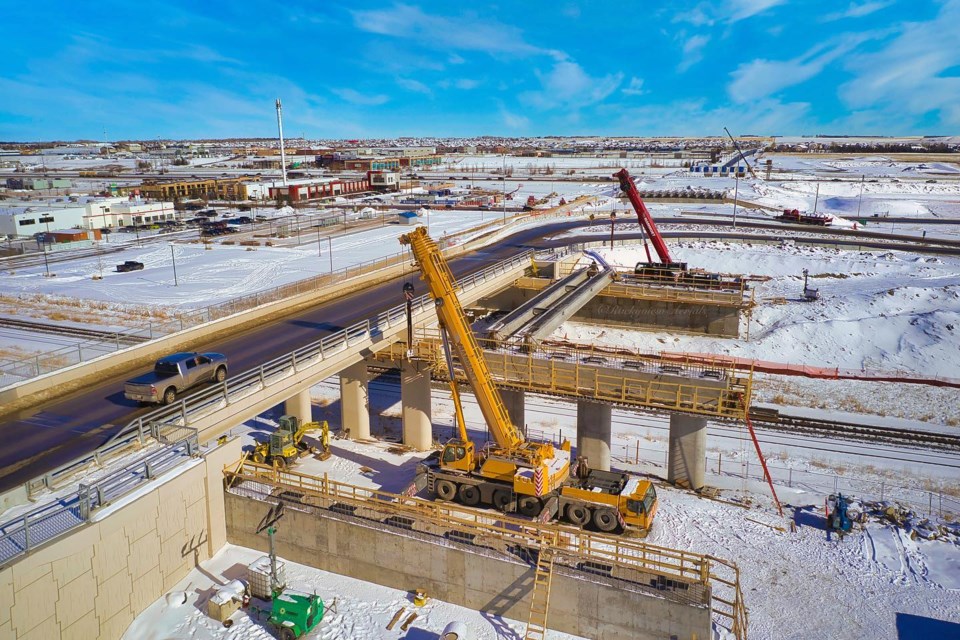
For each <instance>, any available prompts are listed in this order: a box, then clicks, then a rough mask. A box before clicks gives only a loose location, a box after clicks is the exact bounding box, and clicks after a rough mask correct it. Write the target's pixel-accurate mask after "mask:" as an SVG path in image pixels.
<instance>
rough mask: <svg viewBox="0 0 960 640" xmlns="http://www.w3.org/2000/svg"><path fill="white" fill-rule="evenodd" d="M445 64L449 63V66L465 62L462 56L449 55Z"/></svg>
mask: <svg viewBox="0 0 960 640" xmlns="http://www.w3.org/2000/svg"><path fill="white" fill-rule="evenodd" d="M447 62H449V63H450V64H463V63H464V62H466V60H464V59H463V56H459V55H457V54H455V53H451V54H450V55H449V56H448V57H447Z"/></svg>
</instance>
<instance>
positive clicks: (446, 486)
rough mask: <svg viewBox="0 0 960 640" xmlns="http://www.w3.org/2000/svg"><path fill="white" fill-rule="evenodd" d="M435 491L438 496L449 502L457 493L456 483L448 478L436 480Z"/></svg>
mask: <svg viewBox="0 0 960 640" xmlns="http://www.w3.org/2000/svg"><path fill="white" fill-rule="evenodd" d="M436 492H437V497H438V498H440V499H441V500H444V501H446V502H449V501H451V500H453V498H454V496H456V495H457V485H455V484H453V483H452V482H450V481H449V480H437V487H436Z"/></svg>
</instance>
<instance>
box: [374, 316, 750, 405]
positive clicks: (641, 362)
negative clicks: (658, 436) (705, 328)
mask: <svg viewBox="0 0 960 640" xmlns="http://www.w3.org/2000/svg"><path fill="white" fill-rule="evenodd" d="M478 342H479V344H480V346H481V348H482V349H483V357H484V359H485V360H486V362H487V366H488V368H489V370H490V375H491V376H492V378H493V380H494V382H495V383H496V385H497V386H498V387H503V388H509V389H516V390H521V391H529V392H531V393H540V394H546V395H554V396H560V397H565V398H569V399H574V400H592V401H596V402H605V403H609V404H616V405H620V406H625V407H635V408H645V409H663V410H670V411H682V412H685V413H694V414H698V415H703V416H710V417H723V418H733V419H737V420H743V419H744V418H745V414H746V411H747V408H748V407H749V406H750V397H751V393H752V384H753V374H752V372H751V371H746V372H744V371H738V370H736V369H733V368H731V367H729V366H728V365H726V364H724V363H722V362H719V361H718V362H716V363H714V362H712V361H709V360H707V361H698V362H691V363H683V362H676V361H674V360H668V359H666V358H661V357H659V356H657V355H653V354H641V353H635V352H630V351H627V350H624V349H615V350H613V349H600V348H597V347H589V346H582V345H557V344H541V345H539V346H538V347H537V348H536V349H532V350H530V349H526V348H522V347H520V346H512V345H509V344H504V343H500V342H497V341H493V340H478ZM411 357H412V358H413V359H417V360H421V361H425V362H428V363H429V364H430V366H431V368H432V370H433V374H434V376H435V377H437V378H440V379H447V378H448V373H447V365H446V360H445V359H444V355H443V346H442V343H441V340H440V337H439V335H437V333H436V331H435V330H434V331H418V332H417V334H416V337H415V339H414V347H413V349H412V350H409V349H408V347H407V345H406V344H405V343H402V342H397V343H394V344H392V345H391V346H390V347H389V348H386V349H383V350H381V351H380V352H378V353H377V354H376V356H375V358H376V359H377V360H379V361H380V362H390V363H391V366H393V365H395V364H399V363H400V362H401V361H403V360H404V359H407V358H411ZM455 369H456V376H457V379H458V381H461V382H465V381H466V377H465V376H464V375H463V372H462V370H461V369H460V367H459V366H456V363H455Z"/></svg>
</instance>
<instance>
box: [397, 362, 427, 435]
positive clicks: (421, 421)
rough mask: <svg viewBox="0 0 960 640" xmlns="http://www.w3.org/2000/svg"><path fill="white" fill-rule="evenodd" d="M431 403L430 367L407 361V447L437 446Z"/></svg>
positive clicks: (403, 392)
mask: <svg viewBox="0 0 960 640" xmlns="http://www.w3.org/2000/svg"><path fill="white" fill-rule="evenodd" d="M430 401H431V397H430V368H429V367H428V366H427V365H426V363H419V362H411V361H409V360H404V361H403V365H401V368H400V403H401V404H402V405H403V444H405V445H407V446H408V447H413V448H414V449H417V450H418V451H426V450H427V449H430V448H431V447H432V446H433V415H432V412H431V409H430Z"/></svg>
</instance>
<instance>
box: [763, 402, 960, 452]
mask: <svg viewBox="0 0 960 640" xmlns="http://www.w3.org/2000/svg"><path fill="white" fill-rule="evenodd" d="M750 419H751V420H752V421H753V423H754V424H756V425H762V426H764V427H766V428H767V429H770V430H771V431H783V432H788V433H799V434H805V435H817V436H829V437H833V438H841V439H844V440H856V441H863V440H869V441H873V442H882V443H885V444H895V445H900V446H911V447H919V446H923V447H932V448H934V449H937V450H939V451H960V433H957V434H951V433H937V432H934V431H919V430H914V429H901V428H899V427H881V426H875V425H869V424H860V423H856V422H843V421H840V420H824V419H821V418H808V417H801V416H791V415H783V414H781V413H779V412H771V411H766V410H757V409H754V410H752V411H751V412H750Z"/></svg>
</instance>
